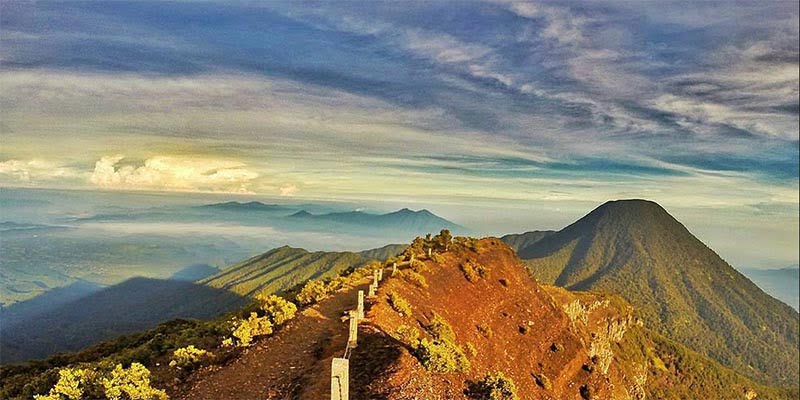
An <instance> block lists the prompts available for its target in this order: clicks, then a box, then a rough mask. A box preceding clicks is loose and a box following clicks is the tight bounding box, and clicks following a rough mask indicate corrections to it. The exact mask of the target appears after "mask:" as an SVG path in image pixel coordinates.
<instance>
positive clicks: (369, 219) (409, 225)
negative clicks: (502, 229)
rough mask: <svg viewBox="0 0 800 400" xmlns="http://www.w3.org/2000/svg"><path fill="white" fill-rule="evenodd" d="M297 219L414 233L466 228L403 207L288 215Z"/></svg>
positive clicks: (465, 229)
mask: <svg viewBox="0 0 800 400" xmlns="http://www.w3.org/2000/svg"><path fill="white" fill-rule="evenodd" d="M289 218H292V219H294V220H298V221H314V222H329V223H331V222H332V223H336V224H346V225H356V226H362V227H365V228H369V229H392V230H396V231H401V232H409V233H416V234H425V233H438V232H439V231H440V230H442V229H449V230H450V231H452V232H454V233H465V232H467V231H468V230H467V228H465V227H463V226H461V225H458V224H456V223H454V222H451V221H448V220H446V219H444V218H442V217H439V216H438V215H436V214H434V213H432V212H430V211H428V210H425V209H422V210H419V211H412V210H410V209H408V208H403V209H402V210H398V211H395V212H391V213H388V214H370V213H366V212H363V211H348V212H337V213H328V214H320V215H314V214H311V213H309V212H307V211H305V210H301V211H298V212H296V213H294V214H292V215H290V216H289Z"/></svg>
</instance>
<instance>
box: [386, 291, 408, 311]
mask: <svg viewBox="0 0 800 400" xmlns="http://www.w3.org/2000/svg"><path fill="white" fill-rule="evenodd" d="M389 304H391V306H392V308H393V309H394V310H395V311H397V312H398V313H400V314H402V315H406V316H408V315H411V304H409V303H408V300H406V299H404V298H403V297H402V296H400V295H399V294H397V293H395V292H391V293H389Z"/></svg>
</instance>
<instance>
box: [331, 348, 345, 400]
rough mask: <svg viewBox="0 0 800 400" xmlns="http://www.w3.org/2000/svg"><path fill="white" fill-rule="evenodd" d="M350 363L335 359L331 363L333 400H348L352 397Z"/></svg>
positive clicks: (343, 359) (342, 359)
mask: <svg viewBox="0 0 800 400" xmlns="http://www.w3.org/2000/svg"><path fill="white" fill-rule="evenodd" d="M349 392H350V361H349V360H347V359H346V358H334V359H333V361H332V362H331V400H348V399H349V397H350V393H349Z"/></svg>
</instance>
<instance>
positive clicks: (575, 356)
mask: <svg viewBox="0 0 800 400" xmlns="http://www.w3.org/2000/svg"><path fill="white" fill-rule="evenodd" d="M429 248H430V249H431V250H428V249H429ZM429 251H430V252H431V253H430V255H428V252H429ZM394 262H398V263H399V264H400V269H399V270H398V271H396V273H395V274H394V276H392V273H391V265H392V263H394ZM376 268H384V279H383V281H382V282H381V284H380V286H379V289H378V291H377V295H376V297H374V298H370V299H368V301H367V309H366V319H364V320H363V321H361V322H359V336H358V346H357V347H356V348H355V349H354V350H353V352H352V356H351V357H350V368H351V369H350V377H351V378H350V379H351V386H350V387H351V398H354V399H356V398H358V399H361V398H365V399H366V398H382V399H387V400H399V399H420V400H423V399H430V400H433V399H441V398H448V399H472V400H475V399H486V398H491V399H506V400H513V399H534V400H538V399H548V400H556V399H573V398H574V399H582V400H598V399H615V400H616V399H619V400H628V399H638V400H643V399H646V398H657V399H687V398H691V399H701V398H708V399H750V400H751V399H753V398H757V399H775V400H777V399H791V398H797V396H798V393H797V391H796V390H785V389H777V388H773V387H767V386H762V385H759V384H757V383H754V382H753V381H751V380H750V379H748V378H746V377H744V376H743V375H740V374H738V373H736V372H733V371H732V370H730V369H728V368H726V367H724V366H722V365H720V364H718V363H716V362H714V361H712V360H710V359H708V358H707V357H704V356H702V355H699V354H697V353H695V352H693V351H691V350H689V349H687V348H686V347H685V346H683V345H681V344H679V343H677V342H674V341H671V340H669V339H667V338H665V337H664V336H662V335H660V334H658V333H655V332H653V331H651V330H650V329H649V328H648V326H647V324H646V323H644V322H643V321H642V320H641V319H640V318H639V317H638V315H637V313H638V310H636V309H635V308H633V307H632V306H630V305H629V303H628V302H626V301H625V300H623V299H622V298H621V297H618V296H614V295H609V294H602V293H595V292H591V293H588V292H571V291H568V290H566V289H563V288H559V287H550V286H543V285H540V284H539V283H537V282H536V281H535V280H534V279H533V278H532V277H531V276H530V275H529V274H528V272H527V271H526V269H525V267H524V266H523V264H521V262H520V260H519V259H518V258H517V257H516V255H515V254H514V252H513V250H512V249H510V248H509V247H508V246H506V245H505V244H503V243H502V242H501V241H500V240H498V239H483V240H475V239H469V238H455V239H452V240H451V239H450V237H449V235H440V236H436V237H433V238H428V239H425V238H418V239H417V240H415V241H414V242H413V243H412V245H411V246H409V247H408V248H407V249H406V250H405V251H404V252H403V254H402V255H400V256H399V257H397V258H393V259H391V260H388V261H386V262H384V263H370V264H367V265H364V266H362V267H360V268H355V269H352V268H351V269H347V270H345V271H344V272H343V273H342V274H340V275H337V276H334V277H331V278H329V279H322V280H312V281H309V282H308V283H306V284H305V285H304V287H303V288H302V290H300V291H299V292H296V293H297V294H296V296H289V297H287V298H285V299H284V298H280V297H277V296H274V295H268V294H266V292H259V293H258V295H257V296H255V297H254V301H253V302H252V303H250V304H249V305H247V306H246V307H244V308H242V309H240V310H238V311H236V312H234V313H230V314H228V315H226V316H225V317H223V318H220V319H217V320H214V321H207V322H202V321H181V320H178V321H173V322H170V323H167V324H163V325H161V326H159V327H158V328H157V329H154V330H151V331H148V332H145V333H141V334H137V335H132V336H128V337H124V338H119V339H117V340H114V341H111V342H107V343H104V344H101V345H96V346H93V347H92V348H89V349H86V350H84V351H81V352H79V353H74V354H70V355H62V356H59V357H54V358H51V359H49V360H47V361H44V362H36V363H32V364H29V365H26V366H15V367H4V368H2V369H0V379H1V380H2V382H3V387H2V389H0V397H2V398H9V399H21V398H30V397H31V396H32V395H33V394H37V393H38V394H45V393H48V392H49V393H53V391H52V390H56V389H55V387H57V386H55V387H54V386H53V385H55V384H56V382H57V381H59V379H61V378H63V375H64V372H62V371H68V372H67V373H70V374H78V376H83V377H86V376H96V375H98V374H99V376H105V377H108V376H112V375H113V374H114V373H115V372H114V371H122V372H119V374H122V375H123V376H124V374H126V373H129V372H126V371H131V370H133V369H134V367H135V368H140V367H138V366H137V364H141V366H142V367H145V368H146V371H147V379H148V381H147V385H148V387H151V389H148V390H152V391H153V392H152V393H155V394H154V395H152V396H150V397H144V398H148V399H150V398H162V397H160V396H161V395H160V393H162V392H161V391H163V393H164V394H166V395H168V396H169V397H170V398H173V399H187V400H188V399H192V400H198V399H219V398H231V399H234V398H242V399H244V398H263V397H267V398H297V399H314V400H317V399H320V398H325V396H326V393H328V391H329V390H330V364H331V359H332V358H333V357H341V355H342V351H343V349H344V347H345V344H346V342H347V325H348V323H347V322H346V321H343V320H342V319H340V317H341V316H342V315H343V314H344V313H345V311H347V310H350V309H353V308H354V307H355V303H356V293H357V291H358V290H366V286H367V285H368V284H369V283H371V281H372V279H371V278H370V276H371V273H372V271H373V270H375V269H376ZM464 293H469V296H464V295H463V294H464ZM312 295H313V296H312ZM287 300H293V303H290V302H288V301H287ZM303 304H308V305H306V306H303ZM128 368H130V369H128ZM87 371H88V372H87ZM81 374H83V375H81ZM87 374H88V375H87ZM92 374H95V375H92ZM81 379H84V378H80V379H77V380H76V381H75V382H78V384H76V385H77V386H78V387H80V388H85V389H86V390H91V391H93V392H92V393H99V394H100V396H103V394H102V393H103V388H102V387H98V386H97V382H98V381H97V380H96V379H95V380H91V379H90V380H88V381H84V380H81ZM86 379H89V378H86ZM81 382H83V383H81ZM62 383H63V382H62ZM51 388H53V389H52V390H51ZM143 390H144V389H143ZM104 396H106V397H107V396H108V392H107V391H106V392H105V395H104Z"/></svg>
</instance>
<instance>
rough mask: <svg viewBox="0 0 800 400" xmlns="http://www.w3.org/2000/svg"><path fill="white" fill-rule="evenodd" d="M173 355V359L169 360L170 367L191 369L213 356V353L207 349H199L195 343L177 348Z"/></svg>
mask: <svg viewBox="0 0 800 400" xmlns="http://www.w3.org/2000/svg"><path fill="white" fill-rule="evenodd" d="M172 357H173V358H172V361H170V362H169V366H170V367H178V368H183V369H191V368H194V367H195V366H197V365H199V364H201V363H202V362H203V361H205V360H207V359H209V358H212V357H213V354H211V353H210V352H208V351H206V350H203V349H198V348H197V347H195V346H194V345H189V346H186V347H181V348H179V349H177V350H175V351H174V352H173V353H172Z"/></svg>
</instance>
